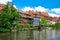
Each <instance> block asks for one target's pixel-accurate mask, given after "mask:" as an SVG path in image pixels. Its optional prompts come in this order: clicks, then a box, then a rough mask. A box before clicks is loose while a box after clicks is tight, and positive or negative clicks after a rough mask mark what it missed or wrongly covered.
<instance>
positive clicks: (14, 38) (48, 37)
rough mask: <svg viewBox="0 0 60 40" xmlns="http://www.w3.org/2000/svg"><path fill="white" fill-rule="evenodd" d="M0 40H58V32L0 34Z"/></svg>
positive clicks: (59, 33)
mask: <svg viewBox="0 0 60 40" xmlns="http://www.w3.org/2000/svg"><path fill="white" fill-rule="evenodd" d="M0 40H60V30H50V29H46V30H42V31H38V30H30V31H20V32H8V33H0Z"/></svg>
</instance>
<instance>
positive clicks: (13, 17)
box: [0, 4, 20, 28]
mask: <svg viewBox="0 0 60 40" xmlns="http://www.w3.org/2000/svg"><path fill="white" fill-rule="evenodd" d="M19 19H20V14H19V13H18V12H17V9H15V8H14V7H13V5H9V4H7V5H5V6H4V8H3V9H2V13H1V15H0V21H1V22H2V23H1V25H2V27H3V28H10V27H12V26H13V25H14V24H13V23H14V22H16V21H17V20H19Z"/></svg>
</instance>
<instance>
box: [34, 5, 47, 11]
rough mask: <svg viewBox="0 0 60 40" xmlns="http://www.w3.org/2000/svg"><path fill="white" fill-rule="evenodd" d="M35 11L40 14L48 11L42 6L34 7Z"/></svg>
mask: <svg viewBox="0 0 60 40" xmlns="http://www.w3.org/2000/svg"><path fill="white" fill-rule="evenodd" d="M35 10H36V11H40V12H45V11H47V10H48V9H47V8H44V7H42V6H38V7H35Z"/></svg>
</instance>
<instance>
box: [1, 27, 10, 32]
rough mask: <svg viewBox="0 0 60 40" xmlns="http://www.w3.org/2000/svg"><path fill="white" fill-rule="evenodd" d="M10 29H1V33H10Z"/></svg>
mask: <svg viewBox="0 0 60 40" xmlns="http://www.w3.org/2000/svg"><path fill="white" fill-rule="evenodd" d="M9 31H10V29H6V28H0V32H9Z"/></svg>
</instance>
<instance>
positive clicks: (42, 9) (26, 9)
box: [22, 6, 47, 12]
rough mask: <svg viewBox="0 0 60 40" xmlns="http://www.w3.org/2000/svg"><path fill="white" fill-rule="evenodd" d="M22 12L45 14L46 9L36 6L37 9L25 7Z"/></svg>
mask: <svg viewBox="0 0 60 40" xmlns="http://www.w3.org/2000/svg"><path fill="white" fill-rule="evenodd" d="M22 10H23V11H29V10H34V11H38V12H39V11H41V12H45V11H46V10H47V9H46V8H44V7H42V6H38V7H34V8H31V7H25V8H23V9H22Z"/></svg>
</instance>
